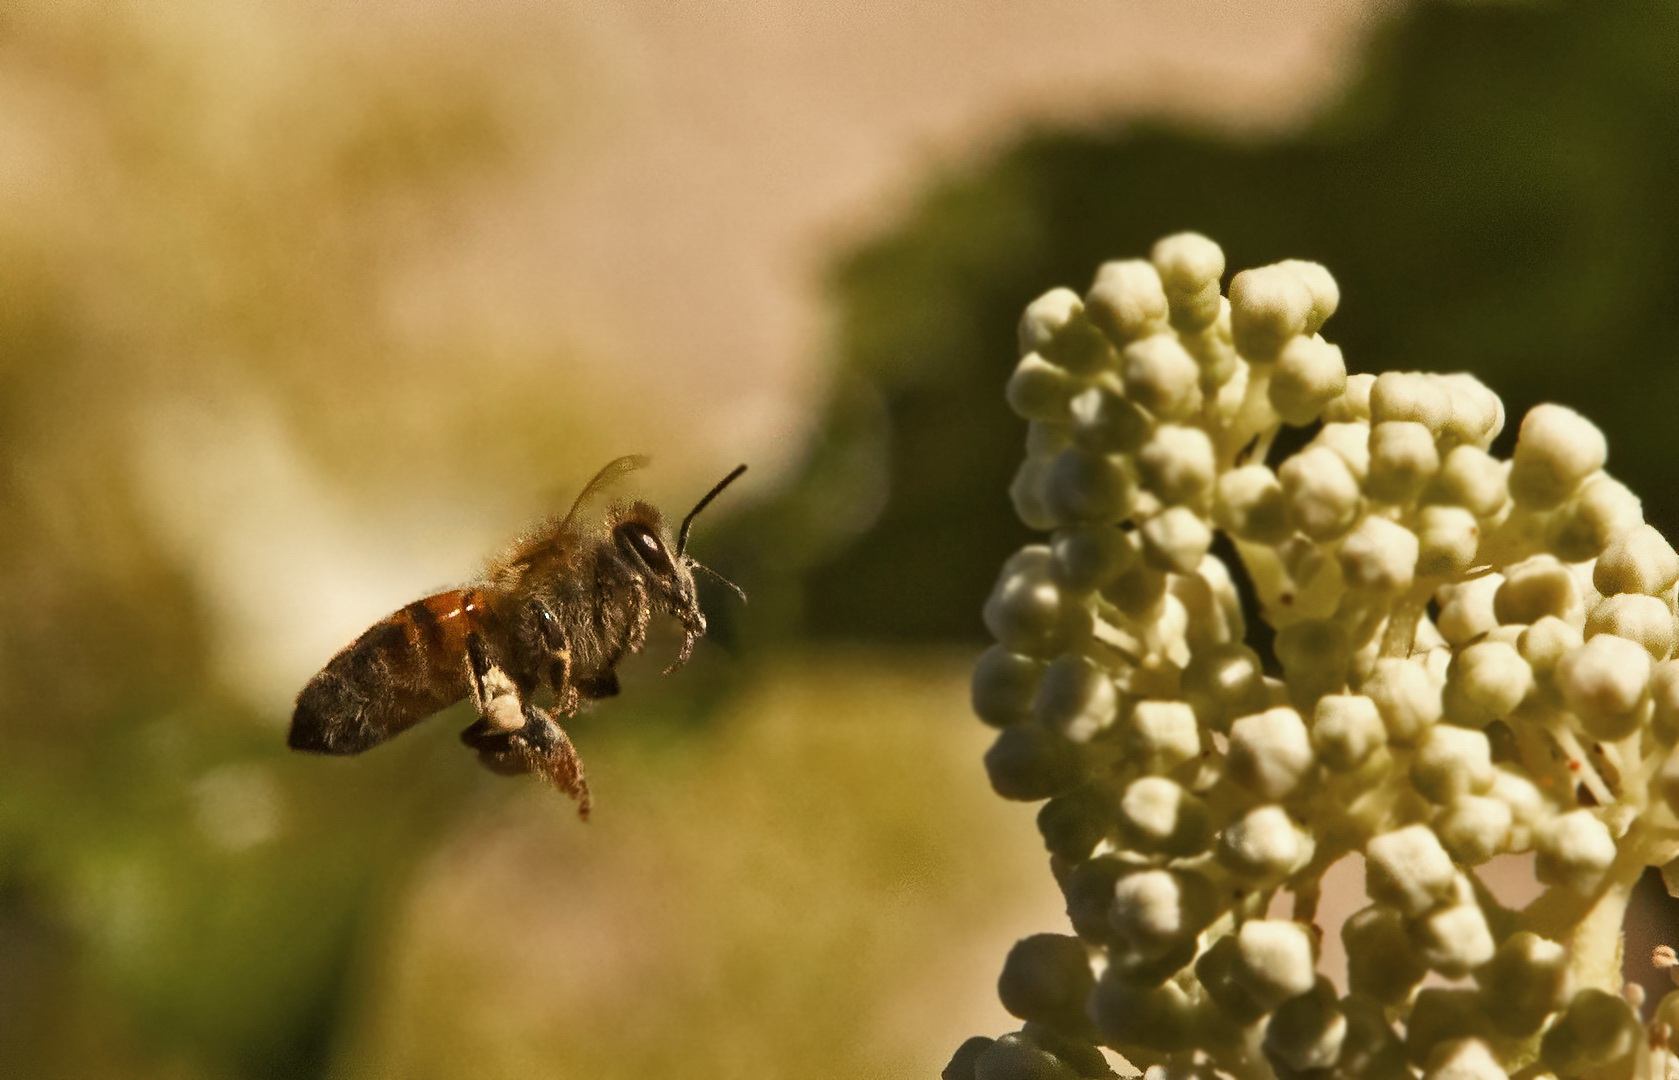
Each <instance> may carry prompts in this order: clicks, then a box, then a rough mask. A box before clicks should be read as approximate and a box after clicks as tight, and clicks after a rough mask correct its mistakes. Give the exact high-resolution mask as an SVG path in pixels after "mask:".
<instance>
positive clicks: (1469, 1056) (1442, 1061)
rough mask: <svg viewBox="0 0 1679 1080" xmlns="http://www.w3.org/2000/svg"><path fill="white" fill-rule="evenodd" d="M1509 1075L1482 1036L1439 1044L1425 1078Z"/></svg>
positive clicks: (1470, 1079)
mask: <svg viewBox="0 0 1679 1080" xmlns="http://www.w3.org/2000/svg"><path fill="white" fill-rule="evenodd" d="M1509 1075H1510V1074H1509V1073H1507V1072H1505V1071H1504V1067H1503V1066H1501V1065H1499V1063H1498V1059H1497V1058H1495V1057H1493V1056H1492V1051H1491V1050H1490V1049H1488V1048H1487V1044H1486V1043H1485V1042H1482V1041H1481V1040H1480V1039H1453V1040H1452V1041H1450V1042H1443V1043H1439V1044H1438V1045H1436V1046H1435V1047H1434V1051H1433V1052H1432V1053H1430V1054H1429V1055H1428V1063H1427V1065H1426V1067H1425V1068H1424V1069H1423V1080H1508V1078H1509Z"/></svg>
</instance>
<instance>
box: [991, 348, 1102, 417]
mask: <svg viewBox="0 0 1679 1080" xmlns="http://www.w3.org/2000/svg"><path fill="white" fill-rule="evenodd" d="M1083 389H1084V384H1083V383H1082V382H1081V381H1080V380H1079V378H1078V377H1077V376H1075V375H1074V374H1073V373H1072V372H1070V371H1068V370H1067V369H1065V368H1063V367H1061V366H1060V365H1058V364H1052V363H1050V362H1049V361H1048V360H1045V359H1044V358H1043V357H1042V356H1040V355H1038V354H1037V353H1027V354H1026V355H1025V356H1023V357H1021V359H1020V363H1019V364H1018V365H1016V366H1015V369H1014V375H1012V376H1011V377H1010V378H1009V386H1008V390H1007V392H1006V396H1007V398H1008V402H1009V408H1011V409H1013V410H1014V411H1015V413H1016V414H1017V415H1019V416H1020V417H1022V418H1023V419H1026V420H1047V421H1051V422H1057V423H1059V422H1065V421H1067V420H1068V419H1069V418H1070V417H1071V410H1070V403H1071V402H1072V400H1073V396H1074V395H1075V394H1077V393H1079V392H1080V391H1081V390H1083Z"/></svg>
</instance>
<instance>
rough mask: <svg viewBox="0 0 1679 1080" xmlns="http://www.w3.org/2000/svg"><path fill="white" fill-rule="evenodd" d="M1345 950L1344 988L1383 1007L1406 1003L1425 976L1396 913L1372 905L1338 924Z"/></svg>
mask: <svg viewBox="0 0 1679 1080" xmlns="http://www.w3.org/2000/svg"><path fill="white" fill-rule="evenodd" d="M1341 942H1342V944H1343V945H1344V946H1345V947H1346V951H1347V986H1348V988H1349V989H1351V990H1352V992H1353V993H1355V994H1365V995H1367V996H1369V997H1372V998H1374V999H1375V1000H1377V1001H1380V1002H1381V1003H1383V1004H1384V1005H1399V1004H1402V1003H1404V1002H1405V1001H1407V1000H1409V999H1410V997H1411V991H1412V990H1414V989H1416V986H1417V984H1418V983H1420V982H1422V981H1423V977H1424V976H1426V975H1427V974H1428V965H1427V964H1426V963H1424V962H1423V958H1422V954H1421V953H1420V952H1418V950H1417V946H1416V943H1415V942H1413V941H1412V940H1411V937H1410V935H1409V934H1408V933H1406V930H1405V918H1404V916H1402V915H1400V914H1399V912H1398V911H1396V910H1395V909H1393V908H1391V907H1386V906H1384V905H1381V904H1372V905H1370V906H1369V907H1367V908H1364V909H1362V910H1360V911H1357V912H1354V913H1353V915H1352V916H1351V917H1350V918H1349V919H1347V921H1346V922H1345V923H1342V924H1341Z"/></svg>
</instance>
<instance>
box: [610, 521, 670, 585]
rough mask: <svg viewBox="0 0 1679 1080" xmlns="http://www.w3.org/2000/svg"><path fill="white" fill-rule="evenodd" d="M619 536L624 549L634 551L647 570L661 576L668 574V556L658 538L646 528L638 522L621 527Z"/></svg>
mask: <svg viewBox="0 0 1679 1080" xmlns="http://www.w3.org/2000/svg"><path fill="white" fill-rule="evenodd" d="M618 533H619V536H620V538H621V540H622V542H623V543H624V545H625V546H626V547H628V548H629V549H630V550H632V551H634V552H635V554H636V556H637V557H638V558H640V559H641V561H642V562H644V563H646V564H647V567H648V569H650V570H654V571H657V572H659V573H662V574H668V573H670V569H671V565H670V556H668V555H666V554H665V547H664V545H663V544H661V543H660V542H659V537H658V536H657V535H656V534H655V533H654V532H653V530H652V529H649V528H648V527H647V526H645V525H642V524H640V523H639V522H631V523H630V524H627V525H621V526H619V529H618Z"/></svg>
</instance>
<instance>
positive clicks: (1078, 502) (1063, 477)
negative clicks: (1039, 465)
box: [1042, 447, 1136, 525]
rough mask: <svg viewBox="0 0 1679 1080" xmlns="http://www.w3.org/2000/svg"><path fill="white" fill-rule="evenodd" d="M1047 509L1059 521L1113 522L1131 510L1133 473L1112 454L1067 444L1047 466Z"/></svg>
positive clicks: (1045, 470)
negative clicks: (1094, 452)
mask: <svg viewBox="0 0 1679 1080" xmlns="http://www.w3.org/2000/svg"><path fill="white" fill-rule="evenodd" d="M1042 484H1043V487H1042V498H1043V507H1044V510H1045V511H1046V512H1047V513H1048V514H1049V515H1050V516H1051V517H1052V518H1054V519H1055V521H1057V522H1059V523H1064V524H1068V525H1077V524H1111V523H1113V522H1117V521H1119V520H1121V519H1122V518H1124V517H1125V516H1126V515H1127V514H1129V513H1131V507H1132V504H1133V501H1134V499H1135V497H1136V491H1135V488H1134V487H1133V484H1132V481H1131V476H1130V474H1129V473H1128V472H1127V471H1126V469H1125V466H1124V464H1123V462H1122V460H1121V459H1120V458H1119V457H1117V456H1115V455H1113V454H1093V453H1091V452H1089V451H1088V450H1081V449H1079V448H1078V447H1068V448H1067V449H1065V450H1063V451H1061V452H1060V453H1059V454H1057V455H1055V457H1053V458H1051V459H1050V461H1049V464H1048V465H1046V466H1045V467H1044V472H1043V480H1042Z"/></svg>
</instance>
